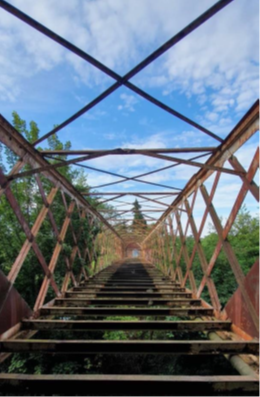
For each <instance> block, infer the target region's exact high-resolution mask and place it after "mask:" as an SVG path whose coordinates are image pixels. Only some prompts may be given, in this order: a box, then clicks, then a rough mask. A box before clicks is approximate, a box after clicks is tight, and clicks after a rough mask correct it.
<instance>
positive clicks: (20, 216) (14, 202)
mask: <svg viewBox="0 0 260 397" xmlns="http://www.w3.org/2000/svg"><path fill="white" fill-rule="evenodd" d="M6 183H7V180H6V178H5V176H4V174H3V172H2V170H1V168H0V186H1V187H5V196H6V198H7V200H8V202H9V204H10V207H11V208H12V210H13V212H14V214H15V216H16V218H17V220H18V222H19V223H20V225H21V227H22V230H23V232H24V233H25V236H26V239H27V240H28V241H29V242H30V243H31V247H32V249H33V251H34V253H35V255H36V258H37V260H38V262H39V263H40V265H41V266H42V269H43V271H44V273H45V275H46V278H47V279H48V281H49V283H50V284H51V286H52V288H53V290H54V292H55V294H56V296H59V295H60V291H59V288H58V286H57V284H56V282H55V280H54V278H53V276H52V274H51V272H50V271H49V269H48V266H47V263H46V261H45V258H44V256H43V254H42V252H41V250H40V248H39V246H38V244H37V243H36V241H35V236H34V235H33V234H32V232H31V229H30V227H29V225H28V223H27V221H26V219H25V218H24V216H23V213H22V211H21V208H20V206H19V204H18V202H17V200H16V198H15V197H14V195H13V193H12V191H11V189H10V186H8V187H6ZM25 249H26V248H24V250H25ZM22 254H23V253H22ZM22 256H23V255H22ZM17 266H19V264H17Z"/></svg>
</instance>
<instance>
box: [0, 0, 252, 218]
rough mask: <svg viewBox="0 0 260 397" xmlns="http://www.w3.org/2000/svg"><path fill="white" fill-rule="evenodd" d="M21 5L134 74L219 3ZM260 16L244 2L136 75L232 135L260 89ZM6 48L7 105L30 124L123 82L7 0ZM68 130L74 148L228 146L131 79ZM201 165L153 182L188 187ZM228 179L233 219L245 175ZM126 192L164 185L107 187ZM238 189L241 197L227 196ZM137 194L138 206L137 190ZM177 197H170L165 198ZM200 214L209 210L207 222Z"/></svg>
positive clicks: (138, 165)
mask: <svg viewBox="0 0 260 397" xmlns="http://www.w3.org/2000/svg"><path fill="white" fill-rule="evenodd" d="M9 2H10V3H11V4H13V5H15V6H16V7H18V8H19V9H21V10H22V11H24V12H26V13H28V14H29V15H30V16H32V17H33V18H35V19H36V20H38V21H39V22H41V23H43V24H45V25H46V26H48V27H49V28H50V29H52V30H54V31H55V32H57V33H58V34H60V35H61V36H63V37H65V38H66V39H68V40H70V41H72V42H73V43H74V44H76V45H77V46H79V47H80V48H82V49H83V50H85V51H86V52H88V53H89V54H91V55H92V56H93V57H95V58H97V59H98V60H99V61H101V62H103V63H104V64H106V65H107V66H108V67H110V68H111V69H113V70H115V71H116V72H117V73H119V74H120V75H124V74H125V73H127V72H128V71H129V70H130V69H131V68H133V67H134V66H135V65H136V64H138V63H139V62H140V61H141V60H142V59H143V58H144V57H146V56H147V55H149V54H150V53H151V52H152V51H154V50H155V49H156V48H157V47H159V46H160V45H162V44H163V43H164V42H165V41H167V40H168V39H169V38H170V37H171V36H173V35H174V34H175V33H177V32H178V31H179V30H180V29H182V28H183V27H185V26H186V25H187V24H188V23H189V22H191V21H192V20H193V19H194V18H196V17H197V16H199V15H200V14H201V13H202V12H203V11H205V10H206V9H207V8H209V7H210V6H211V5H213V4H214V3H215V2H216V1H211V0H200V1H194V0H181V1H180V0H160V2H158V1H150V0H131V1H130V0H97V1H93V0H86V1H83V0H71V1H66V2H65V1H56V0H38V1H34V0H26V1H22V0H13V1H9ZM258 15H259V11H258V1H257V0H250V1H248V0H235V1H234V2H233V3H231V4H230V5H228V6H227V7H226V8H225V9H223V10H222V11H220V12H219V13H218V14H217V15H215V16H214V17H213V18H212V19H211V20H209V21H208V22H206V23H205V24H204V25H203V26H201V27H200V28H198V29H197V30H196V31H195V32H193V33H192V34H191V35H189V36H188V37H186V38H185V39H184V40H182V41H181V42H180V43H178V44H177V45H176V46H174V47H173V48H172V49H171V50H170V51H168V52H167V53H166V54H164V55H163V56H162V57H160V58H159V59H157V60H156V61H155V62H154V63H153V64H152V65H150V66H148V67H147V68H146V69H144V70H143V71H142V72H141V73H140V74H138V75H137V76H135V77H134V78H133V79H132V82H133V83H134V84H136V85H137V86H139V87H141V88H142V89H143V90H145V91H147V92H149V93H150V94H151V95H153V96H155V97H156V98H158V99H160V100H161V101H162V102H165V103H166V104H168V105H169V106H171V107H173V108H174V109H176V110H178V111H179V112H181V113H183V114H184V115H186V116H187V117H189V118H191V119H193V120H195V121H197V122H198V123H200V124H201V125H203V126H204V127H207V128H208V129H209V130H211V131H212V132H214V133H215V134H217V135H219V136H221V137H222V138H224V137H225V136H226V135H227V134H228V133H229V132H230V131H231V129H232V128H233V127H234V125H235V124H236V123H237V122H238V121H239V120H240V118H241V117H242V116H243V114H244V113H245V112H246V111H247V110H248V109H249V107H250V106H251V105H252V104H253V102H254V101H255V100H256V99H257V98H258V90H259V89H258V68H259V66H258V36H259V32H258V25H259V22H258ZM0 47H1V51H0V68H1V75H0V102H1V113H2V114H3V116H4V117H6V118H7V119H9V120H11V113H12V111H13V110H16V111H17V112H18V113H19V114H20V116H21V117H22V118H23V119H25V120H27V121H28V122H29V121H30V120H34V121H36V122H37V123H38V126H39V128H40V131H41V133H42V134H44V133H46V132H48V131H49V130H51V129H52V126H53V125H54V124H59V123H61V122H62V121H64V120H65V119H66V118H68V117H69V116H70V115H72V114H73V113H74V112H76V111H77V110H79V109H80V108H81V107H83V106H84V105H85V104H86V103H88V102H89V101H91V100H92V99H93V98H94V97H96V96H97V95H98V94H99V93H101V92H102V91H104V90H105V89H106V88H107V87H109V86H110V85H111V84H112V83H113V82H114V81H113V80H112V79H111V78H109V77H107V76H105V75H104V74H103V73H101V72H100V71H98V70H96V69H95V68H94V67H92V66H90V65H88V64H87V63H86V62H84V61H82V60H81V59H79V58H78V57H76V56H75V55H73V54H71V53H69V52H68V51H67V50H65V49H63V48H62V47H61V46H59V45H58V44H56V43H53V42H52V41H51V40H50V39H47V38H46V37H44V36H43V35H41V34H40V33H38V32H36V31H35V30H33V29H32V28H30V27H28V26H26V25H25V24H24V23H22V22H21V21H19V20H17V19H16V18H15V17H13V16H11V15H9V14H7V13H6V12H5V11H4V10H2V9H0ZM58 136H59V138H60V139H61V140H62V141H64V142H65V141H66V140H70V141H71V142H72V149H84V148H91V149H97V148H102V149H108V148H118V147H132V148H144V147H149V148H159V147H160V148H167V147H168V148H170V147H182V146H215V145H216V144H217V141H215V140H214V139H212V138H210V137H208V136H206V135H205V134H203V133H202V132H200V131H198V130H195V129H194V128H192V127H191V126H189V125H188V124H185V123H184V122H182V121H180V120H178V119H176V118H175V117H173V116H171V115H169V114H167V113H166V112H164V111H163V110H161V109H158V108H157V107H155V106H154V105H153V104H150V103H149V102H147V101H145V100H144V99H142V98H140V97H139V96H137V95H136V94H135V93H133V92H131V91H130V90H129V89H127V88H123V87H121V88H119V89H118V90H117V91H116V92H114V93H113V94H112V95H111V96H110V97H109V98H107V99H106V100H104V101H103V102H102V103H101V104H99V105H97V106H96V107H95V108H94V109H93V110H91V111H90V112H88V113H87V114H85V115H84V116H82V117H81V118H80V119H78V120H77V121H75V122H74V123H72V124H71V125H70V126H68V127H66V128H64V129H63V130H62V131H60V132H59V134H58ZM257 142H258V137H257V136H255V137H253V138H252V139H251V140H250V142H248V144H247V145H245V147H244V148H243V149H241V150H240V151H239V153H238V158H239V159H240V160H241V162H243V164H244V165H245V167H247V166H248V164H249V162H250V158H251V157H252V154H253V152H254V150H255V148H256V145H257ZM42 146H44V144H42ZM87 164H88V165H91V166H93V167H98V168H103V169H105V170H109V171H112V172H117V173H120V174H123V175H126V176H134V175H137V174H141V173H144V172H148V171H150V170H152V169H155V168H158V167H161V166H165V165H169V163H168V162H165V161H163V160H156V159H152V158H149V157H141V156H133V157H131V158H130V157H125V158H122V157H119V156H114V157H104V158H101V159H97V160H92V161H89V162H88V163H87ZM196 171H197V169H194V168H193V167H188V166H185V165H182V166H179V167H176V168H175V169H173V170H168V171H166V172H165V173H160V174H153V175H152V176H150V177H147V178H146V179H147V180H148V181H153V182H158V183H163V184H167V185H170V186H177V187H179V188H183V187H184V186H185V184H186V182H187V180H188V179H189V177H190V176H191V175H192V174H193V173H194V172H196ZM222 179H223V180H222V182H221V184H220V186H219V189H220V190H219V196H218V199H216V202H217V203H218V205H219V206H220V211H221V214H222V215H223V216H224V217H225V216H227V215H228V212H229V210H230V205H231V204H232V200H233V199H234V197H235V195H236V193H237V191H238V189H239V187H240V186H241V183H240V181H238V180H236V179H234V177H231V176H227V175H225V176H223V178H222ZM88 180H89V183H90V185H92V186H96V185H99V184H103V183H109V182H112V181H116V180H118V178H115V177H112V176H111V177H110V176H108V175H106V174H97V173H94V172H88ZM231 186H232V188H231ZM124 189H128V190H129V191H131V190H132V191H136V190H149V191H153V192H155V191H158V190H160V191H162V190H163V189H162V188H158V189H157V188H156V187H152V186H149V185H142V184H140V183H134V182H127V183H124V184H122V185H120V184H119V185H115V186H111V187H108V188H104V189H101V191H122V190H124ZM227 189H229V191H230V194H229V199H228V200H227V199H226V198H225V200H224V197H225V195H226V192H227ZM221 194H222V195H221ZM127 200H128V201H129V202H131V203H132V202H133V197H131V196H130V197H129V198H127ZM171 201H172V199H165V200H164V202H165V203H169V202H171ZM224 201H225V203H226V204H225V206H224V205H223V202H224ZM227 202H228V203H227ZM247 205H248V207H249V208H250V211H252V212H253V213H255V212H256V211H257V207H256V204H255V202H254V201H253V200H252V199H251V198H250V197H249V196H248V199H247ZM130 207H131V206H129V207H127V206H126V207H125V208H130ZM198 211H199V210H198ZM154 216H155V217H157V216H158V214H154ZM200 216H201V215H200V213H199V212H198V217H197V218H198V220H199V218H200Z"/></svg>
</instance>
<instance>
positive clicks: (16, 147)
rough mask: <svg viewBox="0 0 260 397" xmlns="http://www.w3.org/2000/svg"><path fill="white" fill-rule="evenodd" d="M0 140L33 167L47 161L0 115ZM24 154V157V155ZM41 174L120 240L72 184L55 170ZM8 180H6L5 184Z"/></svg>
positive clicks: (42, 164)
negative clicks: (58, 185)
mask: <svg viewBox="0 0 260 397" xmlns="http://www.w3.org/2000/svg"><path fill="white" fill-rule="evenodd" d="M0 141H1V142H2V143H3V144H4V145H6V146H7V147H8V148H9V149H11V150H12V151H13V152H14V153H15V154H16V155H17V156H19V157H20V158H23V159H24V161H25V162H26V163H27V164H29V165H30V166H31V167H32V168H34V167H45V166H48V165H49V163H48V162H47V161H46V160H45V159H44V158H43V157H42V156H41V154H40V153H39V152H38V151H37V150H36V149H35V148H34V147H32V145H30V143H28V142H27V141H26V139H25V138H24V137H23V136H22V135H21V134H19V132H17V131H16V130H15V128H14V127H13V126H12V125H11V124H10V123H8V121H7V120H5V119H4V117H3V116H1V115H0ZM25 156H26V157H25ZM42 174H43V175H44V176H45V177H46V178H47V179H49V180H50V181H51V182H52V183H53V184H54V185H56V184H57V183H58V182H59V183H60V189H61V190H63V191H64V192H65V193H67V194H68V195H69V196H70V197H72V199H74V200H76V201H77V202H78V203H79V204H80V205H81V206H82V207H84V208H86V210H87V211H89V212H90V213H92V214H93V215H94V216H95V217H96V218H98V219H99V220H100V221H101V222H102V223H104V224H105V225H106V227H108V228H109V229H111V231H113V233H114V234H115V235H116V236H117V237H118V238H119V239H120V240H121V238H120V236H119V235H118V234H117V232H116V231H115V230H114V229H113V227H112V226H111V225H110V224H109V223H108V222H107V221H106V219H105V218H104V217H103V216H102V215H101V214H100V213H99V212H98V211H96V209H95V208H94V207H92V206H91V204H89V203H88V202H87V201H86V200H85V199H84V197H83V196H82V194H81V193H80V192H78V191H77V190H76V189H75V188H74V187H73V186H72V184H71V183H70V182H69V181H68V180H67V179H66V178H65V177H64V176H63V175H61V174H60V173H59V172H58V171H57V170H55V169H48V170H47V171H44V172H42ZM7 183H8V181H6V183H5V186H6V184H7Z"/></svg>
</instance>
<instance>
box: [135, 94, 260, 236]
mask: <svg viewBox="0 0 260 397" xmlns="http://www.w3.org/2000/svg"><path fill="white" fill-rule="evenodd" d="M258 129H259V100H257V101H256V102H255V103H254V105H253V106H252V107H251V108H250V109H249V111H248V112H247V113H246V114H245V116H244V117H243V118H242V119H241V120H240V121H239V122H238V124H237V125H236V126H235V127H234V128H233V130H232V131H231V132H230V134H229V135H228V136H227V138H226V139H225V140H224V141H223V142H222V144H221V145H220V146H219V148H218V150H217V151H216V152H215V153H213V154H212V156H211V157H210V158H209V159H208V160H207V162H206V163H205V164H206V165H209V166H218V165H219V164H222V163H223V162H224V161H226V160H228V159H229V158H230V157H231V156H232V155H233V154H234V153H235V152H236V151H237V150H238V149H239V148H240V147H241V146H242V145H243V144H244V143H245V142H246V141H247V140H248V139H249V138H250V137H251V136H252V135H253V134H254V133H255V132H256V131H257V130H258ZM213 172H214V171H213V170H212V169H205V167H204V168H203V169H201V170H200V171H198V172H197V173H196V174H195V175H194V176H193V177H192V178H191V179H190V180H189V182H188V183H187V184H186V186H185V188H184V189H183V191H182V192H181V193H180V194H179V195H178V197H177V198H176V200H174V201H173V202H172V203H171V208H169V209H167V210H166V211H165V212H164V214H162V216H161V217H160V218H159V220H158V221H157V223H156V225H155V226H154V228H153V229H152V230H151V231H150V233H149V234H148V236H146V237H145V239H144V240H143V242H142V243H145V242H146V241H147V240H148V239H149V238H150V236H151V235H152V233H154V231H155V230H156V229H157V228H158V227H159V225H160V224H161V222H162V221H163V220H164V219H165V218H166V217H167V216H168V215H169V214H170V213H171V212H172V211H173V210H174V208H178V206H179V204H180V203H181V202H182V201H183V200H184V199H185V198H187V197H189V196H190V195H191V194H192V193H193V192H194V190H195V189H196V187H197V186H198V185H200V184H202V183H203V182H204V181H205V180H206V179H207V178H209V177H210V176H211V175H212V173H213Z"/></svg>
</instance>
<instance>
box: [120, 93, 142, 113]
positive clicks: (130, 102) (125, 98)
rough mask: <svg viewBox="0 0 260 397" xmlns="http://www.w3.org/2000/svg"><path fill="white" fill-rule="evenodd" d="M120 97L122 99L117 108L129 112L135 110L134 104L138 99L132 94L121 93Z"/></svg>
mask: <svg viewBox="0 0 260 397" xmlns="http://www.w3.org/2000/svg"><path fill="white" fill-rule="evenodd" d="M120 99H122V102H121V104H120V105H118V107H117V108H118V110H126V111H129V112H134V111H135V108H134V105H136V104H137V103H138V99H137V98H136V97H135V96H134V95H128V94H124V93H123V94H121V95H120Z"/></svg>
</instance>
